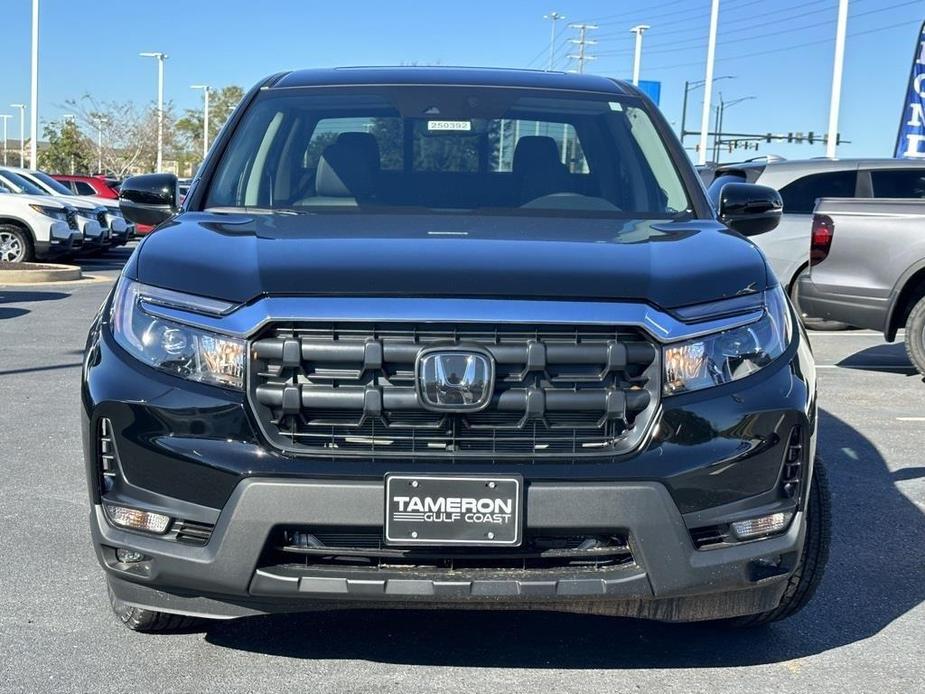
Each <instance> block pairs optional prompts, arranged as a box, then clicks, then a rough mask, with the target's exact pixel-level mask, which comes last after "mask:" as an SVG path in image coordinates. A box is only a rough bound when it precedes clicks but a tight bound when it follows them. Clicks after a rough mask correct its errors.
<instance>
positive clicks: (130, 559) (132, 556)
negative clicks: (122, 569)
mask: <svg viewBox="0 0 925 694" xmlns="http://www.w3.org/2000/svg"><path fill="white" fill-rule="evenodd" d="M144 558H145V555H144V554H142V553H141V552H136V551H135V550H133V549H124V548H122V547H120V548H119V549H117V550H116V559H118V560H119V561H120V562H122V563H123V564H137V563H138V562H140V561H141V560H142V559H144Z"/></svg>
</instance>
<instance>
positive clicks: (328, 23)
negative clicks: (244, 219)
mask: <svg viewBox="0 0 925 694" xmlns="http://www.w3.org/2000/svg"><path fill="white" fill-rule="evenodd" d="M2 5H3V6H2V15H0V16H2V21H3V27H4V32H3V36H4V41H3V42H2V43H0V58H2V61H3V62H2V64H3V66H4V69H3V70H2V71H0V113H2V112H9V113H12V112H13V110H12V109H9V108H7V107H6V104H9V103H14V102H20V101H21V102H26V103H28V99H29V31H30V29H29V27H30V16H31V15H30V13H31V0H3V3H2ZM709 5H710V1H709V0H561V1H560V0H555V1H553V2H548V1H546V0H544V1H543V2H534V1H533V0H517V1H516V2H515V1H513V0H509V1H508V2H499V1H498V0H494V1H493V2H488V1H485V0H467V2H465V3H440V2H419V1H416V2H412V1H409V0H391V1H390V2H382V1H381V0H378V1H372V0H353V2H349V3H346V2H344V3H332V2H327V3H321V2H312V1H309V0H301V1H297V0H264V2H262V3H254V2H243V1H242V0H186V1H185V2H179V1H177V0H159V1H158V2H151V1H149V0H133V1H132V2H119V3H108V2H89V3H77V2H74V1H73V0H42V5H41V52H40V70H41V72H40V92H39V116H40V119H41V120H42V121H45V120H53V119H55V118H57V117H59V116H60V115H61V114H62V113H65V112H67V109H66V108H65V107H64V106H63V104H64V102H65V100H67V99H70V98H77V97H80V96H81V95H82V94H85V93H88V92H89V93H92V94H93V95H94V96H96V97H97V98H98V99H103V100H125V99H131V100H134V101H136V102H146V101H150V100H151V99H153V97H154V94H155V86H156V82H155V75H156V72H155V65H154V61H152V60H150V59H143V58H140V57H138V52H139V51H164V52H166V53H167V54H169V56H170V59H169V61H168V63H167V71H166V97H167V98H168V99H170V100H172V101H173V102H174V104H175V105H176V106H177V107H178V109H183V108H195V107H198V105H199V103H200V102H199V96H198V94H199V93H198V92H194V91H193V90H191V89H189V85H190V84H196V83H208V84H210V85H213V86H222V85H226V84H232V83H235V84H240V85H241V86H244V87H249V86H250V85H251V84H253V83H254V82H255V81H257V80H258V79H260V78H261V77H263V76H265V75H267V74H270V73H273V72H276V71H279V70H283V69H287V68H296V67H313V66H330V65H382V64H393V65H394V64H400V63H412V62H417V63H437V64H444V65H499V66H509V67H525V66H532V67H545V65H546V61H547V58H548V53H547V51H546V49H547V47H548V42H549V30H550V25H549V22H547V21H544V19H543V15H544V14H547V13H549V12H550V11H551V10H556V11H558V12H560V13H561V14H564V15H565V16H566V18H567V20H566V21H565V22H560V23H559V27H560V32H559V39H558V41H557V44H558V45H559V50H558V51H557V53H558V57H559V59H558V60H557V63H558V67H561V68H566V67H572V65H570V64H569V61H568V60H567V59H566V58H565V53H566V52H567V51H566V50H565V45H566V41H567V38H568V37H570V36H572V35H574V33H575V32H574V31H573V30H571V29H568V28H566V26H565V25H566V24H567V23H571V22H573V21H585V22H594V23H597V24H598V25H599V28H598V29H597V30H596V31H593V32H590V33H589V37H592V38H596V39H597V41H598V43H597V45H595V46H593V47H590V48H589V49H588V50H589V52H590V53H591V54H596V55H597V56H598V59H597V60H596V61H594V62H593V63H590V64H589V65H588V67H587V68H586V71H589V72H597V73H600V74H605V75H610V76H614V77H621V78H625V77H628V76H629V75H630V74H631V68H632V36H631V34H630V33H629V27H631V26H633V25H634V24H639V23H645V24H650V25H651V27H652V28H651V30H650V31H649V32H648V33H647V34H646V36H645V43H644V51H643V62H642V78H643V79H651V80H659V81H661V82H662V102H661V106H662V110H663V111H664V112H665V114H666V116H667V117H668V120H669V121H671V122H673V123H676V124H678V123H680V115H681V114H680V112H681V94H682V91H683V85H684V81H685V80H699V79H703V72H704V65H703V63H704V60H705V55H706V36H707V28H708V17H709ZM836 6H837V0H722V2H721V9H720V27H719V44H718V48H717V66H716V74H717V75H735V76H736V77H735V79H731V80H725V81H720V82H718V83H717V85H716V89H717V91H719V90H721V91H722V92H723V95H724V97H725V98H726V99H727V100H731V99H736V98H740V97H750V96H755V97H757V98H756V99H753V100H749V101H745V102H742V103H740V104H738V105H737V106H735V107H734V108H730V109H729V111H728V112H727V114H726V119H725V125H726V127H727V129H735V130H741V131H758V132H766V131H769V130H771V131H774V132H788V131H804V132H806V131H809V130H814V131H816V132H824V131H825V129H826V124H827V121H828V103H829V92H830V88H831V82H830V80H831V70H832V54H833V50H834V33H835V15H836ZM850 8H851V9H850V15H849V20H848V43H847V54H846V62H845V82H844V91H843V99H842V119H841V131H842V133H843V135H844V136H845V137H847V138H848V139H850V140H851V141H852V142H851V144H847V145H843V146H842V147H841V148H840V150H839V154H840V155H841V156H891V154H892V148H893V141H894V139H895V137H896V129H897V126H898V123H899V118H900V115H901V111H902V105H903V104H902V102H903V98H904V94H905V89H906V80H907V78H908V73H909V66H910V62H911V58H912V52H913V49H914V45H915V40H916V36H917V33H918V27H919V24H920V23H921V21H922V20H923V19H925V0H851V2H850ZM531 61H532V62H531ZM700 99H702V90H701V91H700V92H693V93H692V96H691V109H690V111H689V121H688V122H689V123H699V104H700ZM27 122H28V121H27ZM27 127H28V126H27ZM10 128H11V130H10V136H11V137H15V136H16V135H18V130H17V128H18V124H17V123H16V122H15V118H14V119H13V120H11V121H10ZM690 144H693V139H691V140H690ZM759 153H779V154H782V155H784V156H787V157H810V156H822V155H823V154H824V149H823V147H822V146H821V145H816V146H809V145H804V146H795V145H791V146H787V145H777V144H775V145H764V144H762V146H761V150H759ZM754 154H755V153H754V152H749V153H747V154H746V153H744V152H741V153H739V154H738V155H724V156H725V157H727V158H728V157H730V156H731V157H733V158H734V157H736V156H739V157H745V156H754Z"/></svg>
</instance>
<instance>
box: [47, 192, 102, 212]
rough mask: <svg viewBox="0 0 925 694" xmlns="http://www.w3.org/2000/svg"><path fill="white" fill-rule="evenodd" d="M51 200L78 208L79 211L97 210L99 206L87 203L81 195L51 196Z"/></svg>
mask: <svg viewBox="0 0 925 694" xmlns="http://www.w3.org/2000/svg"><path fill="white" fill-rule="evenodd" d="M48 197H49V198H53V199H54V200H57V201H58V202H60V203H61V204H62V205H70V206H71V207H76V208H77V209H78V210H95V209H96V208H97V207H99V205H95V204H93V203H92V202H88V201H86V200H85V199H84V198H83V197H82V196H80V195H49V196H48Z"/></svg>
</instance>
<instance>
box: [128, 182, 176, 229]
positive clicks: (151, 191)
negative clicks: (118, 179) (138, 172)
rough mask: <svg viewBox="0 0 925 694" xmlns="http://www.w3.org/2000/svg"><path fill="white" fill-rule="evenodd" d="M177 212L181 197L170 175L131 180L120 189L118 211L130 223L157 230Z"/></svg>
mask: <svg viewBox="0 0 925 694" xmlns="http://www.w3.org/2000/svg"><path fill="white" fill-rule="evenodd" d="M179 208H180V193H179V189H178V186H177V177H176V176H174V175H173V174H166V173H156V174H144V175H142V176H132V177H131V178H127V179H125V181H123V182H122V186H121V187H120V188H119V209H120V210H122V214H123V215H125V218H126V219H128V220H129V221H130V222H135V223H136V224H147V225H149V226H157V225H158V224H160V223H161V222H163V221H164V220H165V219H169V218H170V217H172V216H173V215H175V214H176V213H177V211H178V210H179Z"/></svg>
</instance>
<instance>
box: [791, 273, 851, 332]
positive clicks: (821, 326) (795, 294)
mask: <svg viewBox="0 0 925 694" xmlns="http://www.w3.org/2000/svg"><path fill="white" fill-rule="evenodd" d="M808 274H809V268H808V267H805V268H803V269H802V270H800V272H799V273H798V274H797V276H796V277H795V278H794V280H793V282H792V283H791V285H790V303H792V304H793V308H794V309H796V312H797V315H798V316H799V317H800V320H801V321H802V322H803V326H804V327H805V328H806V329H807V330H848V329H849V328H850V327H851V326H850V325H848V324H847V323H839V322H838V321H835V320H825V319H824V318H816V317H815V316H809V315H807V314H806V313H804V312H803V309H802V308H801V307H800V278H801V277H803V276H804V275H808Z"/></svg>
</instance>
